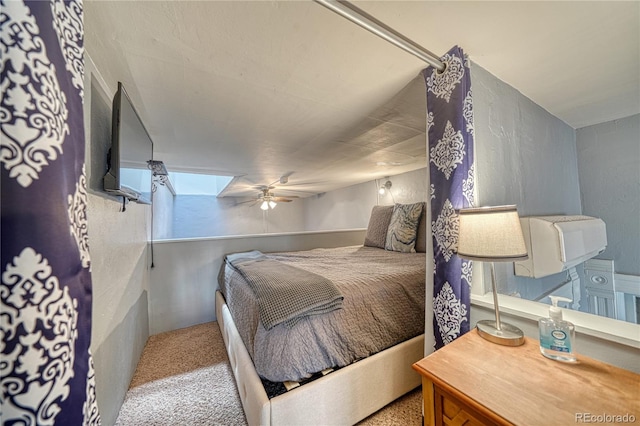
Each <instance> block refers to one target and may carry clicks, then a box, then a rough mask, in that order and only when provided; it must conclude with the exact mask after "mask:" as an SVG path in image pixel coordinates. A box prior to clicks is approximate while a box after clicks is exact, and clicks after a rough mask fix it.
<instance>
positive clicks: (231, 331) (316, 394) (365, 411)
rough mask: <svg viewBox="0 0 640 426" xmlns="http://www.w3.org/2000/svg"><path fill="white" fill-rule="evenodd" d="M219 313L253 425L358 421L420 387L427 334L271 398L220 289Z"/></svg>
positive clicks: (217, 295)
mask: <svg viewBox="0 0 640 426" xmlns="http://www.w3.org/2000/svg"><path fill="white" fill-rule="evenodd" d="M216 316H217V320H218V325H219V326H220V331H221V332H222V337H223V339H224V344H225V347H226V349H227V353H228V354H229V361H230V362H231V368H232V369H233V375H234V376H235V379H236V384H237V385H238V393H239V394H240V400H241V401H242V407H243V408H244V412H245V416H246V418H247V422H248V423H249V425H251V426H254V425H264V426H270V425H274V426H280V425H349V424H355V423H357V422H358V421H360V420H362V419H364V418H365V417H367V416H369V415H370V414H372V413H374V412H376V411H377V410H379V409H380V408H382V407H384V406H385V405H387V404H388V403H390V402H392V401H393V400H395V399H397V398H399V397H400V396H402V395H404V394H405V393H407V392H409V391H410V390H412V389H415V388H416V387H418V386H419V385H420V375H419V374H418V373H416V372H415V371H414V370H413V369H412V368H411V365H412V364H413V363H414V362H416V361H418V360H420V359H422V358H423V356H424V355H423V354H424V334H423V335H420V336H417V337H414V338H413V339H410V340H407V341H406V342H403V343H400V344H398V345H396V346H393V347H391V348H389V349H387V350H384V351H382V352H380V353H377V354H375V355H373V356H370V357H368V358H365V359H363V360H361V361H358V362H356V363H354V364H352V365H349V366H347V367H344V368H342V369H340V370H337V371H335V372H333V373H331V374H328V375H327V376H325V377H322V378H320V379H317V380H314V381H313V382H310V383H307V384H306V385H304V386H300V387H298V388H296V389H293V390H291V391H289V392H287V393H285V394H283V395H278V396H276V397H275V398H272V399H271V400H270V399H269V398H268V397H267V394H266V392H265V390H264V387H263V386H262V382H261V381H260V378H259V377H258V373H256V370H255V368H254V366H253V362H252V360H251V357H250V356H249V353H248V352H247V349H246V348H245V346H244V343H243V342H242V339H241V338H240V334H239V333H238V330H237V328H236V326H235V324H234V322H233V319H232V318H231V313H230V311H229V308H228V307H227V305H226V303H225V300H224V297H223V296H222V294H221V293H220V292H219V291H216Z"/></svg>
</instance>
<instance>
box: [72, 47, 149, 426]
mask: <svg viewBox="0 0 640 426" xmlns="http://www.w3.org/2000/svg"><path fill="white" fill-rule="evenodd" d="M114 93H115V88H114V89H109V88H108V87H107V85H106V84H105V83H104V81H102V79H101V78H100V76H99V74H98V70H97V69H96V68H95V65H94V64H93V62H92V61H91V58H90V56H89V55H88V54H87V53H85V101H84V120H85V133H86V140H87V145H86V164H87V182H88V209H87V217H88V235H89V249H90V253H91V275H92V282H93V315H92V339H91V351H92V353H93V358H94V364H95V374H96V397H97V400H98V407H99V409H100V415H101V418H102V424H103V425H111V424H113V423H114V422H115V420H116V417H117V415H118V412H119V410H120V406H121V405H122V401H123V400H124V395H125V393H126V391H127V389H128V387H129V383H130V381H131V377H132V376H133V373H134V371H135V368H136V365H137V363H138V360H139V359H140V354H141V353H142V349H143V348H144V345H145V343H146V341H147V338H148V336H149V319H148V301H147V294H148V289H149V259H148V248H147V247H148V243H147V242H148V239H149V231H150V221H149V217H150V208H149V206H144V205H138V204H128V205H127V208H126V211H125V212H121V211H120V210H121V208H122V204H121V201H120V200H118V199H116V198H113V197H110V196H107V195H106V194H105V193H104V192H102V190H101V189H102V176H103V175H104V173H105V172H106V152H107V150H108V147H109V146H110V143H111V142H110V140H111V99H112V97H113V94H114Z"/></svg>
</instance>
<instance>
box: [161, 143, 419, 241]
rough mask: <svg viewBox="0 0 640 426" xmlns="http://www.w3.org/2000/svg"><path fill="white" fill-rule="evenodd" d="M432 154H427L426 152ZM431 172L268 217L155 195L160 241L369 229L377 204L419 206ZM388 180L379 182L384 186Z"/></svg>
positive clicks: (207, 200) (225, 203) (220, 201)
mask: <svg viewBox="0 0 640 426" xmlns="http://www.w3.org/2000/svg"><path fill="white" fill-rule="evenodd" d="M425 149H426V148H425ZM426 170H427V169H426V168H424V169H419V170H416V171H413V172H408V173H403V174H401V175H397V176H391V177H390V180H391V182H392V183H393V186H392V188H391V193H392V195H393V196H391V195H389V194H388V193H387V194H385V195H378V192H377V186H376V182H375V181H370V182H366V183H362V184H359V185H353V186H349V187H346V188H342V189H338V190H335V191H331V192H326V193H323V194H319V195H314V196H311V197H308V198H303V199H300V200H295V201H293V202H291V203H279V204H278V206H277V207H276V208H275V209H273V210H268V211H266V212H263V211H262V210H261V209H260V208H259V207H258V205H254V204H253V203H246V204H238V203H237V200H235V199H233V198H216V197H214V196H204V195H178V196H175V197H171V194H170V193H169V191H168V190H166V188H162V187H161V188H159V189H158V191H157V192H156V193H155V195H154V197H155V198H154V227H153V228H154V239H156V240H160V239H179V238H201V237H215V236H228V235H252V234H262V233H279V232H300V231H319V230H333V229H353V228H366V227H367V224H368V222H369V215H370V214H371V208H372V207H373V206H374V205H376V204H393V203H394V201H395V202H397V203H414V202H418V201H425V200H426V197H427V193H428V191H427V183H426ZM384 181H385V179H381V180H379V181H378V183H379V184H383V183H384Z"/></svg>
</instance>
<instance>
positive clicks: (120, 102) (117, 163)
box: [103, 82, 153, 204]
mask: <svg viewBox="0 0 640 426" xmlns="http://www.w3.org/2000/svg"><path fill="white" fill-rule="evenodd" d="M151 160H153V142H152V141H151V137H150V136H149V133H148V132H147V129H146V128H145V127H144V124H142V120H140V116H139V115H138V113H137V112H136V109H135V108H134V107H133V104H132V103H131V99H129V96H128V95H127V92H126V90H125V89H124V86H123V85H122V83H121V82H118V91H117V92H116V94H115V96H114V97H113V115H112V123H111V149H110V150H109V161H108V162H109V171H108V172H107V174H106V175H105V176H104V179H103V184H104V189H105V191H107V192H109V193H112V194H116V195H121V196H123V197H126V198H127V199H129V200H131V201H135V202H137V203H142V204H151V169H150V167H149V162H150V161H151Z"/></svg>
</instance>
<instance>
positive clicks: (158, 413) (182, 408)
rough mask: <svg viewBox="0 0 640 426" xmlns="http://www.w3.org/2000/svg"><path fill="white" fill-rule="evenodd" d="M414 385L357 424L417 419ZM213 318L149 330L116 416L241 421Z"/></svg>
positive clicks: (126, 422)
mask: <svg viewBox="0 0 640 426" xmlns="http://www.w3.org/2000/svg"><path fill="white" fill-rule="evenodd" d="M421 402H422V399H421V394H420V389H419V388H418V389H416V390H414V391H413V392H411V393H409V394H407V395H405V396H404V397H402V398H400V399H398V400H397V401H395V402H393V403H391V404H389V405H388V406H387V407H385V408H383V409H382V410H380V411H378V412H377V413H374V414H373V415H371V416H370V417H368V418H366V419H364V420H363V421H362V422H360V423H359V425H367V426H372V425H407V426H410V425H420V424H421V422H422V414H421ZM246 424H247V423H246V419H245V417H244V413H243V411H242V405H241V404H240V397H239V396H238V392H237V390H236V385H235V381H234V378H233V373H232V372H231V366H230V365H229V360H228V358H227V353H226V352H225V350H224V343H223V341H222V336H221V335H220V329H219V328H218V324H217V323H215V322H210V323H206V324H201V325H196V326H193V327H189V328H185V329H182V330H176V331H170V332H168V333H162V334H158V335H155V336H151V337H150V338H149V341H148V342H147V345H146V346H145V348H144V351H143V353H142V357H141V359H140V363H139V364H138V367H137V369H136V372H135V374H134V376H133V379H132V381H131V385H130V387H129V390H128V391H127V394H126V396H125V400H124V404H123V405H122V408H121V409H120V414H119V416H118V419H117V421H116V425H118V426H136V425H158V426H164V425H167V426H168V425H172V426H173V425H246Z"/></svg>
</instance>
